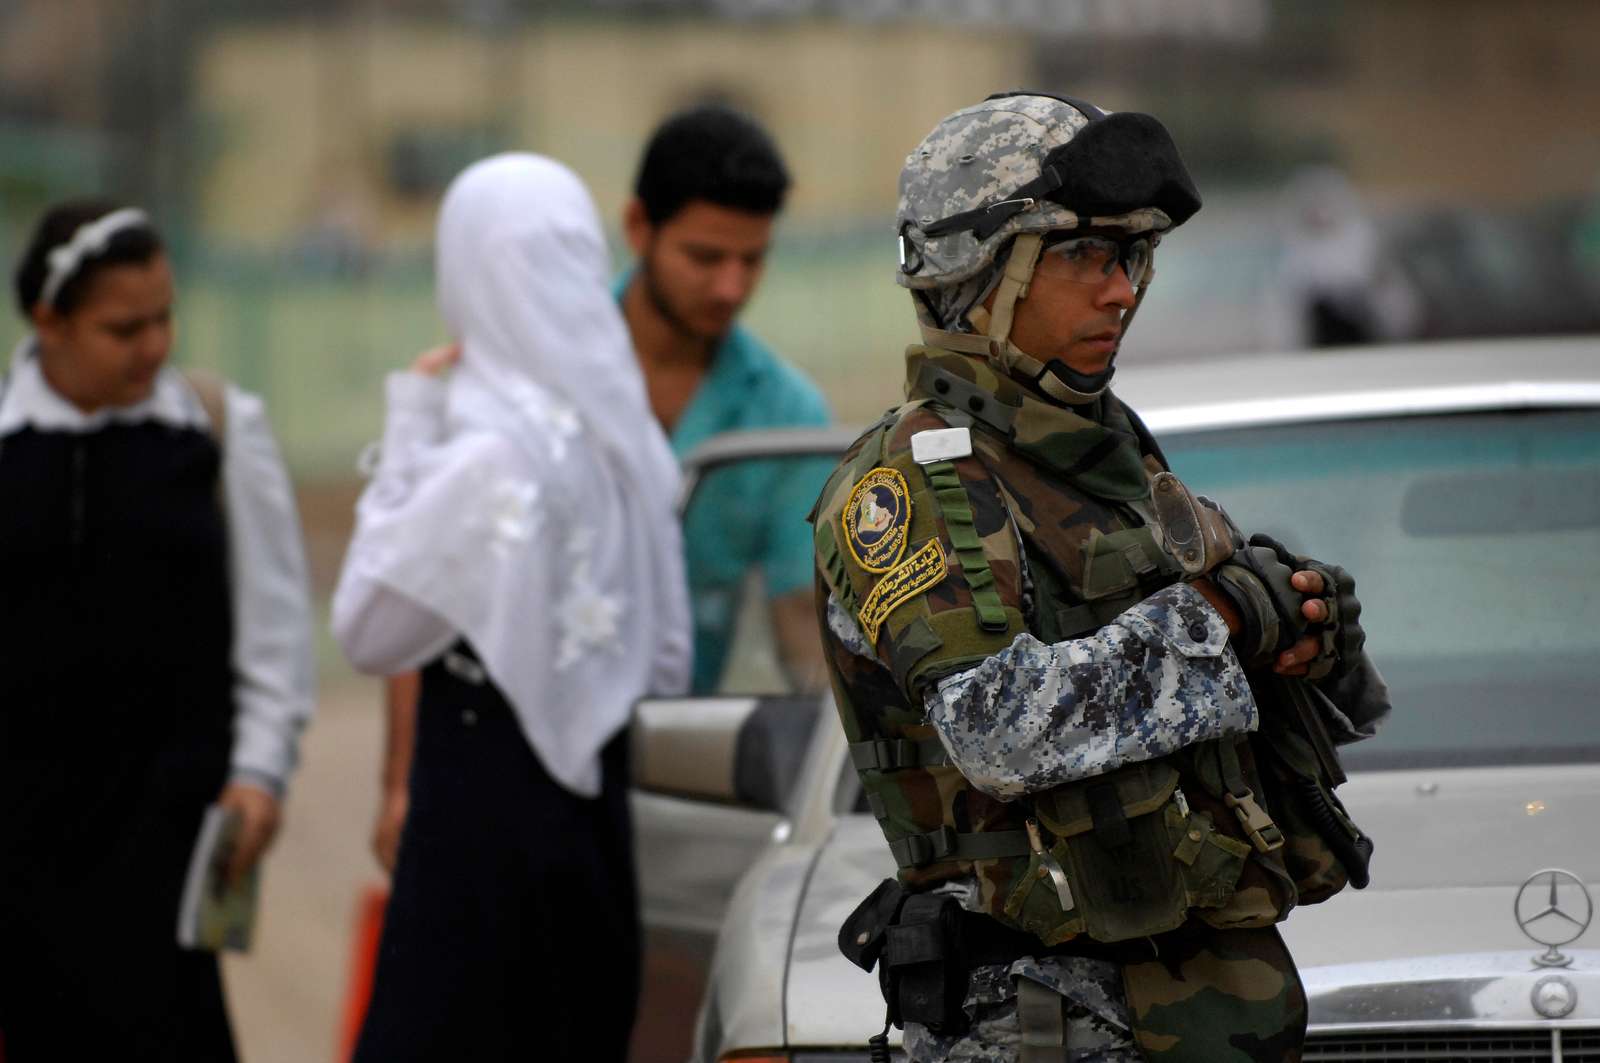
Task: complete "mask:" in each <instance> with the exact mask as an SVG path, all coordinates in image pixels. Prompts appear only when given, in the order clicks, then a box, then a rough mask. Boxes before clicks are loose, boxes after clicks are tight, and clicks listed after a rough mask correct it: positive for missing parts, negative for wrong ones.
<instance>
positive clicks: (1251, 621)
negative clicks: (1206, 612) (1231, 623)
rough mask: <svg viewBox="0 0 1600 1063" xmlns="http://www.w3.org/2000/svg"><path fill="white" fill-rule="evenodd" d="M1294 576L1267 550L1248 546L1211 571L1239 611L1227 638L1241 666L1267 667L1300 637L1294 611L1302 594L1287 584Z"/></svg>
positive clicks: (1300, 619)
mask: <svg viewBox="0 0 1600 1063" xmlns="http://www.w3.org/2000/svg"><path fill="white" fill-rule="evenodd" d="M1294 573H1295V569H1294V567H1293V566H1292V565H1290V564H1286V563H1285V562H1284V561H1283V560H1282V559H1281V558H1280V557H1279V556H1278V554H1277V552H1276V551H1274V550H1273V549H1272V548H1271V547H1268V546H1258V545H1254V544H1253V543H1252V544H1250V545H1245V546H1243V547H1241V548H1239V549H1237V550H1235V551H1234V554H1233V560H1232V561H1230V562H1229V563H1228V564H1225V565H1223V566H1221V567H1220V568H1218V569H1217V570H1216V571H1215V572H1213V573H1212V579H1213V582H1215V583H1216V585H1217V587H1218V588H1219V589H1221V591H1222V592H1223V593H1224V594H1226V595H1227V596H1228V598H1229V599H1230V600H1231V601H1232V602H1233V605H1234V608H1235V609H1237V610H1238V611H1239V617H1240V619H1241V621H1242V622H1243V630H1241V631H1240V632H1239V633H1238V634H1237V635H1235V636H1234V637H1233V639H1234V647H1235V649H1236V650H1237V651H1238V653H1239V656H1240V657H1241V658H1242V659H1243V660H1244V663H1245V665H1246V666H1248V667H1252V668H1258V667H1263V666H1265V665H1268V664H1271V663H1272V660H1273V658H1274V657H1276V656H1277V655H1278V654H1280V653H1282V652H1283V651H1284V650H1286V649H1288V648H1289V647H1290V646H1293V645H1294V644H1295V642H1297V641H1298V640H1299V639H1300V638H1301V637H1302V636H1303V635H1304V634H1305V632H1306V629H1307V627H1308V623H1307V621H1306V618H1305V615H1304V614H1303V613H1301V612H1300V603H1301V602H1303V601H1304V600H1305V596H1304V595H1303V594H1301V593H1300V592H1299V591H1297V590H1295V588H1294V585H1293V584H1292V583H1290V577H1292V576H1293V575H1294Z"/></svg>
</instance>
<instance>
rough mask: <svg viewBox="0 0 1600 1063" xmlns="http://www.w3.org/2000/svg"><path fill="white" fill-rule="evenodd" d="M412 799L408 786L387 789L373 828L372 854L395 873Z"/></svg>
mask: <svg viewBox="0 0 1600 1063" xmlns="http://www.w3.org/2000/svg"><path fill="white" fill-rule="evenodd" d="M409 806H410V799H409V798H408V797H407V795H406V788H405V787H403V786H398V787H395V788H393V789H390V790H386V791H385V792H384V795H383V801H382V803H380V804H379V805H378V820H377V822H376V823H375V824H374V825H373V828H372V855H373V856H375V857H377V858H378V863H379V865H380V866H382V868H383V869H384V870H385V871H387V872H389V874H391V875H392V874H394V864H395V860H396V858H397V857H398V856H399V855H400V832H401V831H402V830H403V829H404V828H405V825H406V812H407V810H408V809H409Z"/></svg>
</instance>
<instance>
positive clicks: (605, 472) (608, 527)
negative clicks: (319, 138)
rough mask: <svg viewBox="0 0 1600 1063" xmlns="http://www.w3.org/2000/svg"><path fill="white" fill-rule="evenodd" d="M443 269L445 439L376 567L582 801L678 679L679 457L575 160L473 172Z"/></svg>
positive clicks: (451, 216) (456, 186)
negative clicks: (456, 644)
mask: <svg viewBox="0 0 1600 1063" xmlns="http://www.w3.org/2000/svg"><path fill="white" fill-rule="evenodd" d="M436 268H437V283H438V294H439V307H440V310H441V312H442V313H443V315H444V319H445V322H446V324H447V325H448V326H449V329H450V332H451V334H452V335H453V336H454V337H455V338H456V339H457V340H458V341H459V342H460V343H461V345H462V355H461V362H460V364H459V366H458V367H457V368H456V369H455V370H454V372H453V373H452V375H451V378H450V382H449V392H448V400H447V412H446V417H445V437H444V439H443V441H442V443H441V445H439V446H437V447H430V448H429V449H428V457H427V458H426V460H425V461H424V462H423V463H422V464H421V467H420V469H419V475H418V481H417V482H416V484H415V486H414V490H413V494H412V498H411V499H410V500H409V501H408V502H407V504H406V507H405V508H406V510H407V511H408V512H409V514H411V515H410V516H408V518H407V520H406V521H405V525H406V527H405V529H404V531H403V533H401V532H399V530H398V528H397V533H396V534H392V535H387V536H385V537H384V538H385V539H386V540H387V541H385V542H381V543H380V542H372V543H371V544H370V546H371V548H372V549H371V550H370V552H369V553H368V554H367V557H366V562H367V571H369V572H370V573H371V574H372V575H373V576H375V577H377V578H378V579H380V580H382V581H383V582H384V583H386V584H388V585H389V586H391V587H393V588H394V589H395V590H398V591H400V592H401V593H403V594H405V595H406V596H407V597H410V598H411V599H413V600H414V601H416V602H418V603H420V604H422V605H424V606H426V607H427V608H429V609H431V610H432V611H433V612H435V613H437V614H438V615H440V616H441V617H443V618H444V619H445V620H447V621H448V622H449V623H450V624H451V626H452V627H454V628H455V629H456V630H458V631H460V632H461V633H462V634H463V635H464V636H465V637H466V639H467V640H468V641H469V642H470V643H471V645H472V647H473V649H474V650H475V651H476V652H477V654H478V656H479V658H480V659H481V660H482V662H483V664H484V667H485V668H486V669H487V671H488V673H489V676H490V677H491V678H492V679H493V680H494V682H495V683H496V685H497V686H498V687H499V688H500V690H501V691H502V692H503V693H504V694H505V695H506V698H507V699H508V700H509V701H510V702H511V705H512V707H513V708H514V709H515V710H516V713H517V717H518V719H519V721H520V722H521V725H522V729H523V731H524V733H525V734H526V735H527V737H528V739H529V741H530V743H531V744H532V745H533V748H534V750H535V752H536V753H537V754H538V756H539V758H540V760H541V761H542V762H543V764H544V766H545V768H546V769H547V770H548V771H549V772H550V774H551V776H552V777H554V778H555V779H556V780H557V781H558V782H560V783H561V784H562V785H564V786H566V787H568V788H569V789H571V790H574V791H576V792H578V793H581V794H585V795H589V796H592V795H594V794H596V793H598V792H599V788H600V768H599V761H598V754H599V751H600V749H601V747H602V746H604V745H605V743H606V742H607V741H608V740H609V739H610V738H611V736H612V735H614V734H615V733H616V732H617V730H618V729H619V728H620V727H622V726H623V724H624V723H625V722H626V721H627V719H628V717H629V714H630V712H631V710H632V707H633V704H634V702H635V701H636V700H638V699H639V698H640V697H642V696H644V695H645V694H648V693H658V694H672V693H678V692H680V691H681V690H682V689H683V687H684V686H685V685H686V683H687V676H688V664H689V645H690V643H689V631H690V620H689V609H688V598H687V591H686V587H685V582H684V574H683V559H682V549H681V542H680V535H679V531H678V524H677V517H676V513H675V511H674V505H675V499H676V494H677V489H678V468H677V463H676V461H675V460H674V459H673V456H672V451H671V449H670V448H669V446H668V444H667V439H666V436H665V435H664V434H663V432H662V430H661V428H660V427H659V425H658V424H657V422H656V419H655V417H654V416H653V414H652V413H651V410H650V405H649V402H648V400H647V398H646V395H645V388H644V380H643V377H642V376H641V374H640V371H639V365H638V361H637V359H636V357H635V355H634V352H633V348H632V345H631V342H630V340H629V337H628V332H627V326H626V324H625V323H624V321H623V319H622V315H621V312H620V311H619V309H618V307H617V305H616V301H615V300H614V299H613V298H612V296H611V294H610V290H609V271H610V264H609V260H608V255H607V252H606V246H605V241H604V238H603V237H602V235H601V228H600V218H599V214H598V213H597V211H596V210H595V206H594V202H593V201H592V200H591V199H590V197H589V194H588V192H587V190H586V189H585V188H584V186H583V184H582V182H581V181H579V179H578V178H577V176H576V175H575V174H573V173H572V171H570V170H568V169H567V168H566V167H565V166H562V165H561V164H560V163H557V162H555V161H553V160H551V159H547V158H543V157H541V156H537V155H526V154H508V155H498V156H495V157H493V158H490V159H486V160H484V161H482V162H479V163H477V164H475V165H473V166H471V167H468V168H467V169H466V170H465V171H464V172H463V173H462V174H461V175H460V176H459V177H457V178H456V179H455V181H454V182H453V183H452V184H451V186H450V188H449V190H448V191H447V192H446V194H445V198H444V204H443V206H442V208H441V209H440V214H439V234H438V247H437V258H436Z"/></svg>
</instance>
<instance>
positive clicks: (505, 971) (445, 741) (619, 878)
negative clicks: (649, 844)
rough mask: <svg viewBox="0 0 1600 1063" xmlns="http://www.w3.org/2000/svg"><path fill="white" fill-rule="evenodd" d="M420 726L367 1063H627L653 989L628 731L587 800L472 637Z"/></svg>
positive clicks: (423, 711) (427, 683)
mask: <svg viewBox="0 0 1600 1063" xmlns="http://www.w3.org/2000/svg"><path fill="white" fill-rule="evenodd" d="M417 716H418V719H417V743H416V755H415V759H414V760H413V762H412V767H411V780H410V795H411V796H410V805H409V809H408V812H407V815H406V825H405V829H404V831H403V832H402V834H401V839H400V853H399V858H398V862H397V863H396V866H395V874H394V885H393V890H392V892H391V894H390V899H389V907H388V913H387V915H386V917H385V921H384V927H383V940H382V943H381V945H380V946H379V954H378V969H377V975H376V979H375V981H374V984H373V992H372V1003H371V1006H370V1008H369V1010H368V1012H367V1018H366V1023H365V1025H364V1026H363V1028H362V1031H361V1038H360V1042H359V1044H358V1046H357V1048H356V1053H355V1061H356V1063H405V1061H413V1060H414V1061H418V1063H421V1061H432V1060H445V1059H448V1060H452V1061H460V1063H499V1061H502V1060H519V1061H520V1060H529V1059H548V1060H569V1059H570V1060H580V1059H581V1060H592V1061H602V1063H603V1061H608V1060H615V1061H617V1063H621V1061H622V1060H624V1059H625V1058H626V1057H627V1049H628V1036H629V1033H630V1032H631V1031H632V1027H633V1018H634V1009H635V1007H636V1003H637V997H638V986H639V923H638V914H637V895H636V891H635V886H634V878H633V851H632V831H631V821H630V818H629V813H628V798H627V783H628V770H627V748H628V747H627V732H626V730H624V731H622V732H620V733H619V734H618V735H617V736H616V737H615V738H613V739H612V740H611V742H610V743H609V744H608V745H607V746H606V747H605V750H604V752H603V753H602V755H601V767H602V769H603V777H604V780H603V783H602V789H601V793H600V796H599V797H597V798H595V799H593V800H589V799H586V798H583V797H579V796H577V795H576V794H574V793H572V792H571V791H570V790H567V789H565V788H564V787H562V786H560V785H559V784H557V783H556V782H555V781H554V780H553V779H551V777H550V775H549V773H548V772H546V771H545V769H544V767H543V765H541V764H540V763H539V759H538V757H537V756H535V755H534V753H533V750H532V748H531V747H530V746H529V744H528V740H527V739H526V738H525V737H523V734H522V730H521V728H520V726H519V725H518V723H517V719H516V716H515V715H514V713H513V711H512V709H511V706H510V705H509V704H508V703H507V702H506V700H505V698H504V696H503V695H502V694H501V693H500V691H499V690H498V689H496V688H495V686H494V685H493V683H492V682H490V681H488V680H487V678H486V677H485V676H484V675H483V672H482V669H481V667H480V666H479V665H478V663H477V661H476V659H475V658H474V657H472V655H471V651H470V648H469V647H467V646H466V645H465V644H464V643H462V644H458V645H457V646H456V648H455V649H454V650H452V651H450V652H449V653H447V654H445V655H444V657H442V658H441V659H439V660H437V661H434V662H433V663H432V664H430V665H429V666H428V667H427V668H425V669H424V670H423V673H422V694H421V697H420V699H419V702H418V709H417ZM597 1014H598V1015H601V1016H604V1020H603V1021H602V1022H595V1021H593V1018H594V1016H596V1015H597Z"/></svg>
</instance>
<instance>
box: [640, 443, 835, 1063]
mask: <svg viewBox="0 0 1600 1063" xmlns="http://www.w3.org/2000/svg"><path fill="white" fill-rule="evenodd" d="M853 438H854V433H853V432H851V431H848V430H843V429H832V428H827V429H783V430H770V431H761V432H741V433H729V434H725V435H722V436H719V437H717V438H714V439H711V440H708V441H707V442H706V443H705V444H703V445H702V446H700V447H699V448H697V449H696V450H695V451H694V452H693V453H692V454H690V455H689V457H688V458H687V459H686V460H685V463H684V486H683V494H682V502H681V505H680V512H681V514H682V519H683V527H684V537H685V551H686V555H687V557H688V561H689V564H688V571H689V580H690V599H691V602H690V605H691V611H692V612H693V614H694V616H695V624H696V633H695V634H696V639H695V641H696V651H697V655H698V657H699V659H700V663H701V667H698V668H697V669H696V675H695V681H694V689H693V690H691V692H690V693H689V694H687V695H685V696H682V697H674V698H652V699H647V700H646V701H644V702H642V703H641V704H640V705H639V706H638V707H637V710H636V713H635V722H634V728H633V771H634V781H635V785H634V789H633V791H632V793H631V795H630V801H631V806H632V810H633V816H634V837H635V845H634V849H635V858H636V866H637V873H638V878H639V895H640V908H641V911H642V914H643V920H644V924H645V932H646V971H645V982H646V984H645V989H644V997H643V1001H642V1006H641V1009H640V1015H641V1019H640V1023H641V1029H640V1032H639V1033H638V1034H637V1035H636V1036H635V1046H636V1049H635V1053H634V1057H633V1058H634V1059H635V1060H636V1061H643V1060H646V1059H650V1060H653V1059H677V1060H681V1059H683V1058H685V1057H686V1056H687V1054H688V1048H689V1036H690V1032H691V1031H690V1027H691V1026H692V1023H693V1019H692V1016H693V1014H694V1009H695V1007H696V1006H697V1005H698V1003H699V995H700V990H701V987H702V986H703V984H704V974H705V969H706V966H707V965H708V963H709V961H710V955H711V948H712V945H713V943H714V939H715V936H716V932H717V928H718V927H719V926H720V925H721V922H722V916H723V912H724V910H725V909H726V907H727V903H728V899H729V896H730V895H731V893H732V891H733V887H734V885H735V883H736V882H737V881H738V879H739V877H740V876H741V875H742V874H743V873H744V871H745V870H746V869H747V868H748V867H749V866H750V865H751V864H752V863H753V862H754V861H755V859H756V857H757V856H758V855H760V853H761V852H762V850H763V849H765V848H766V847H767V846H768V845H770V844H772V843H773V841H774V840H775V839H778V840H781V839H782V838H783V837H784V836H785V835H786V832H787V830H788V807H787V806H788V801H789V797H790V793H789V791H790V789H791V787H790V783H791V782H792V780H793V779H794V778H795V775H796V774H797V772H798V771H799V769H800V764H801V761H802V759H803V758H804V756H805V753H806V747H807V744H808V742H809V739H810V735H811V733H812V731H813V729H814V726H815V724H816V721H817V719H818V718H819V716H820V714H821V712H822V711H824V710H825V709H826V711H830V712H831V702H829V701H826V700H825V699H824V698H822V697H821V696H820V691H821V689H822V674H821V672H820V670H817V671H813V672H810V673H809V674H804V673H805V670H804V669H800V668H797V667H795V666H794V663H793V659H794V658H796V657H797V656H798V655H799V654H802V653H803V652H805V651H804V650H803V649H802V650H798V651H797V650H796V649H795V646H796V639H797V638H798V639H799V640H801V641H804V642H809V649H810V651H811V652H812V653H814V654H815V655H816V658H815V660H816V662H817V663H820V639H819V638H818V637H817V634H816V621H815V612H814V606H811V605H810V604H809V603H810V600H811V593H812V592H811V585H810V547H809V542H810V532H809V526H808V525H806V523H805V521H806V517H807V514H808V513H809V511H810V508H811V505H812V503H813V502H814V501H815V500H816V496H817V494H818V493H819V492H820V490H821V488H822V485H823V483H824V482H825V480H826V479H827V476H828V473H829V472H830V471H831V469H832V468H833V465H834V464H835V462H836V461H837V459H838V455H839V454H840V453H841V452H842V451H843V449H844V448H845V446H846V445H847V444H848V443H849V442H850V441H851V440H852V439H853ZM780 542H781V545H782V548H783V550H786V551H787V556H780V554H779V550H778V546H779V544H780ZM779 568H782V569H785V570H786V571H785V573H784V574H783V576H782V578H781V579H780V578H779V575H778V573H776V572H775V570H776V569H779ZM776 602H782V603H783V605H784V607H785V608H786V609H787V610H788V611H787V612H786V613H783V614H780V613H779V612H778V607H777V606H776V605H775V603H776ZM801 603H804V607H805V609H806V611H807V612H808V614H809V615H808V616H806V617H801V616H800V615H799V610H798V609H797V608H795V606H797V605H799V604H801ZM797 621H798V623H797ZM707 658H714V666H713V667H706V666H705V662H706V660H707Z"/></svg>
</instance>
